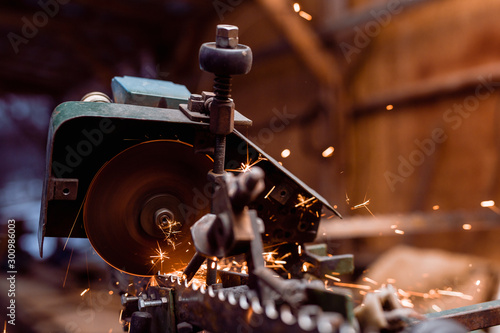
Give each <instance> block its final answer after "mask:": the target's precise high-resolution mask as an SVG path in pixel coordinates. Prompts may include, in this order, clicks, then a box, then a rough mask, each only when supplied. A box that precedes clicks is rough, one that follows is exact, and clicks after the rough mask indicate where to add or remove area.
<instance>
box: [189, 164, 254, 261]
mask: <svg viewBox="0 0 500 333" xmlns="http://www.w3.org/2000/svg"><path fill="white" fill-rule="evenodd" d="M216 182H217V190H216V192H215V194H214V196H213V200H212V214H206V215H205V216H203V217H202V218H201V219H200V220H198V221H197V222H196V223H195V224H194V225H193V227H192V228H191V234H192V237H193V242H194V245H195V247H196V251H197V252H198V253H201V254H203V255H205V256H207V257H217V258H222V257H227V256H231V255H236V254H240V253H245V252H246V251H247V250H248V249H249V246H250V242H251V241H252V239H253V238H254V237H255V236H254V233H253V230H252V218H255V219H257V217H256V216H254V215H253V214H250V212H249V211H248V209H247V208H246V206H247V205H248V204H249V203H250V202H252V201H253V200H254V199H255V198H256V197H257V196H258V195H259V194H260V193H261V192H262V190H263V189H264V172H263V171H262V170H261V169H260V168H258V167H256V168H254V169H252V170H250V171H248V172H247V173H242V174H240V175H239V176H233V175H232V174H230V173H228V174H225V175H224V176H222V177H219V178H216ZM258 236H259V237H260V234H259V235H258Z"/></svg>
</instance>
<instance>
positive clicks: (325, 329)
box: [318, 316, 335, 333]
mask: <svg viewBox="0 0 500 333" xmlns="http://www.w3.org/2000/svg"><path fill="white" fill-rule="evenodd" d="M318 332H319V333H333V332H335V327H334V326H333V324H332V323H331V322H330V320H328V317H325V316H319V318H318Z"/></svg>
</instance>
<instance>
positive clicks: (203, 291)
mask: <svg viewBox="0 0 500 333" xmlns="http://www.w3.org/2000/svg"><path fill="white" fill-rule="evenodd" d="M206 292H207V290H206V289H205V285H204V284H202V285H201V286H200V293H202V294H205V293H206Z"/></svg>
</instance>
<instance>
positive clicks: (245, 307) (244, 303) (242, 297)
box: [239, 294, 250, 310]
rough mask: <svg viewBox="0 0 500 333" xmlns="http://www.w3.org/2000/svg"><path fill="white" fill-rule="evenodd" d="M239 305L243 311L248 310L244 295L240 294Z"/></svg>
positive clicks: (246, 299)
mask: <svg viewBox="0 0 500 333" xmlns="http://www.w3.org/2000/svg"><path fill="white" fill-rule="evenodd" d="M239 303H240V307H241V308H242V309H243V310H248V308H250V304H248V298H247V296H246V295H245V294H241V296H240V302H239Z"/></svg>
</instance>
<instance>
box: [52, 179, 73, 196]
mask: <svg viewBox="0 0 500 333" xmlns="http://www.w3.org/2000/svg"><path fill="white" fill-rule="evenodd" d="M77 194H78V179H73V178H54V177H50V178H49V181H48V184H47V198H48V200H75V199H76V197H77Z"/></svg>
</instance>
